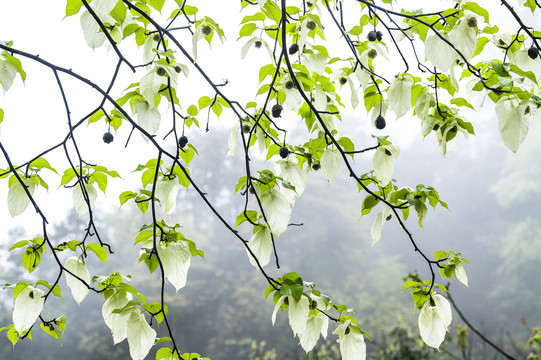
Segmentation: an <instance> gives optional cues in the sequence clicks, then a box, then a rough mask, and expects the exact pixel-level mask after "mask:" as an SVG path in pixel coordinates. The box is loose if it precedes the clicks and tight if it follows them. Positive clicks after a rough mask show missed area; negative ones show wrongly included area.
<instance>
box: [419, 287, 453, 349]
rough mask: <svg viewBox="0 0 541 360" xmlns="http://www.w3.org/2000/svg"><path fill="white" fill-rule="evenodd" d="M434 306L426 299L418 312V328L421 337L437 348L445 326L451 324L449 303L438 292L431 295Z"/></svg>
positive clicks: (443, 335)
mask: <svg viewBox="0 0 541 360" xmlns="http://www.w3.org/2000/svg"><path fill="white" fill-rule="evenodd" d="M432 299H433V301H434V306H432V305H431V304H430V300H427V301H426V302H425V304H424V305H423V308H422V309H421V314H419V321H418V324H419V330H420V333H421V338H422V339H423V341H424V342H425V344H427V345H428V346H431V347H433V348H436V349H437V348H439V347H440V345H441V343H442V342H443V340H444V339H445V333H446V332H447V328H448V327H449V325H450V324H451V320H452V313H451V305H450V304H449V301H447V299H446V298H444V297H443V296H441V295H439V294H435V295H432Z"/></svg>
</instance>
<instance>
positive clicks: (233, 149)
mask: <svg viewBox="0 0 541 360" xmlns="http://www.w3.org/2000/svg"><path fill="white" fill-rule="evenodd" d="M239 131H240V123H239V122H238V121H235V124H234V125H233V128H232V129H231V134H229V139H228V140H227V145H228V147H229V151H228V152H227V156H234V155H235V154H236V153H237V143H238V134H239ZM258 138H259V136H258Z"/></svg>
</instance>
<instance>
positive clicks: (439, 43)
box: [425, 35, 458, 72]
mask: <svg viewBox="0 0 541 360" xmlns="http://www.w3.org/2000/svg"><path fill="white" fill-rule="evenodd" d="M442 36H443V37H444V38H447V36H445V35H442ZM425 56H426V58H427V59H428V60H429V61H430V62H431V63H432V64H433V65H434V66H435V67H436V68H438V70H440V71H442V72H447V71H449V69H450V68H451V65H452V64H453V62H455V60H456V58H457V56H458V55H457V52H456V51H455V50H454V49H453V48H452V47H450V46H449V45H448V44H447V43H446V42H445V41H443V40H442V39H441V38H440V37H439V36H438V35H431V36H429V37H428V38H427V39H426V42H425Z"/></svg>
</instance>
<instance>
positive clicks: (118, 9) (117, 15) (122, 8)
mask: <svg viewBox="0 0 541 360" xmlns="http://www.w3.org/2000/svg"><path fill="white" fill-rule="evenodd" d="M127 11H128V9H127V8H126V5H124V2H122V0H118V2H117V3H116V5H115V7H114V8H113V10H111V12H110V14H111V16H112V17H113V19H115V20H116V21H118V22H119V23H123V22H124V20H126V13H127Z"/></svg>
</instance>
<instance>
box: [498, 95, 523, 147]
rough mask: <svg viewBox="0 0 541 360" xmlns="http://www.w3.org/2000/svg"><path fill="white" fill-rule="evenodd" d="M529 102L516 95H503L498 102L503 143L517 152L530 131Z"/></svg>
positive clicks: (499, 124)
mask: <svg viewBox="0 0 541 360" xmlns="http://www.w3.org/2000/svg"><path fill="white" fill-rule="evenodd" d="M529 106H530V105H529V102H528V101H521V100H520V99H518V98H516V97H514V96H505V97H502V98H501V99H500V100H499V101H498V103H497V104H496V115H497V116H498V128H499V129H500V135H501V137H502V140H503V143H504V144H505V146H507V147H508V148H509V149H510V150H511V151H513V152H516V151H517V150H518V147H519V146H520V144H522V142H523V141H524V139H525V138H526V134H527V133H528V129H529V126H530V119H529V113H530V112H529V111H528V109H529Z"/></svg>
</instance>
